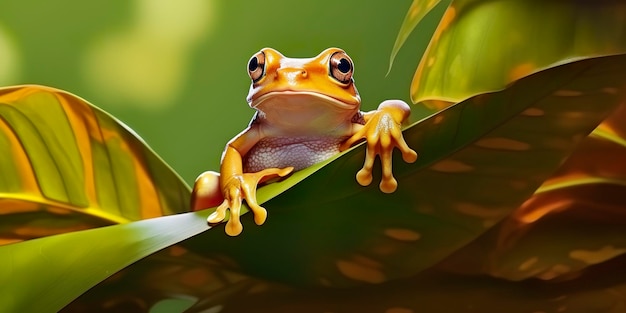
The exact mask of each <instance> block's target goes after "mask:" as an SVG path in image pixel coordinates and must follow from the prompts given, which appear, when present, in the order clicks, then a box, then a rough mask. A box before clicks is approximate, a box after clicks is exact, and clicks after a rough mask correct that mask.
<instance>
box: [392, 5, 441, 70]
mask: <svg viewBox="0 0 626 313" xmlns="http://www.w3.org/2000/svg"><path fill="white" fill-rule="evenodd" d="M451 1H452V0H446V1H444V4H445V5H448V4H449V3H450V2H451ZM439 2H441V0H429V1H425V0H413V3H412V4H411V7H410V8H409V11H408V12H407V13H406V16H405V17H404V21H402V25H401V26H400V31H399V32H398V37H396V41H395V42H394V44H393V49H392V50H391V56H390V57H389V69H388V71H387V73H389V71H391V67H392V66H393V60H394V59H395V58H396V55H397V54H398V52H399V51H400V48H402V45H404V43H405V42H406V40H407V38H409V35H410V34H411V33H412V32H413V30H414V29H415V27H417V24H419V22H420V21H421V20H422V19H423V18H424V16H426V14H428V12H430V10H432V9H433V8H434V7H435V6H437V4H439Z"/></svg>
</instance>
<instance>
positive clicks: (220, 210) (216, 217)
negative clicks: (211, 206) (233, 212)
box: [207, 200, 228, 224]
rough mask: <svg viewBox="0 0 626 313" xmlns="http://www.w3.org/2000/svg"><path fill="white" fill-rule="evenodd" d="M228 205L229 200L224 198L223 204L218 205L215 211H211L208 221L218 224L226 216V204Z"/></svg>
mask: <svg viewBox="0 0 626 313" xmlns="http://www.w3.org/2000/svg"><path fill="white" fill-rule="evenodd" d="M227 205H228V203H227V201H226V200H224V202H222V204H221V205H220V206H219V207H217V209H215V212H213V213H211V215H209V217H207V222H209V224H217V223H219V222H221V221H223V220H224V219H225V218H226V208H227V207H226V206H227Z"/></svg>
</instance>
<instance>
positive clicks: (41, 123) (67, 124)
mask: <svg viewBox="0 0 626 313" xmlns="http://www.w3.org/2000/svg"><path fill="white" fill-rule="evenodd" d="M0 155H2V156H3V157H2V158H1V159H0V171H1V173H2V174H1V175H0V214H1V215H2V219H1V222H0V242H4V243H7V242H16V241H21V240H26V239H31V238H36V237H40V236H46V235H51V234H55V233H62V232H66V231H71V230H79V229H86V228H92V227H98V226H103V225H110V224H112V223H120V222H127V221H132V220H138V219H143V218H149V217H156V216H161V215H167V214H172V213H177V212H184V211H186V210H187V209H188V203H189V188H188V187H187V186H186V185H185V183H184V182H183V181H182V180H181V179H180V177H178V176H177V174H176V173H175V172H173V171H172V170H171V169H170V168H169V167H168V166H167V165H166V164H165V163H164V162H163V161H162V160H161V159H160V158H159V157H158V156H157V155H156V154H154V152H153V151H152V150H151V149H150V148H148V147H147V145H146V144H145V143H144V142H143V141H142V140H141V139H140V138H138V137H137V136H136V135H135V134H134V133H133V132H132V131H130V130H129V129H128V128H127V127H126V126H125V125H123V124H122V123H120V122H119V121H117V120H116V119H114V118H113V117H111V116H110V115H108V114H106V113H105V112H103V111H101V110H99V109H98V108H96V107H94V106H92V105H90V104H89V103H87V102H86V101H85V100H83V99H81V98H78V97H76V96H74V95H72V94H69V93H67V92H64V91H61V90H57V89H53V88H49V87H43V86H18V87H7V88H2V89H0ZM63 220H64V221H65V222H62V223H59V222H60V221H63Z"/></svg>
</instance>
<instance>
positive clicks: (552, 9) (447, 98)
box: [411, 0, 626, 108]
mask: <svg viewBox="0 0 626 313" xmlns="http://www.w3.org/2000/svg"><path fill="white" fill-rule="evenodd" d="M539 47H540V48H539ZM624 51H626V3H624V2H623V1H621V0H603V1H593V2H589V1H565V0H550V1H544V0H507V1H484V0H455V1H453V2H452V3H451V5H450V6H449V7H448V9H447V11H446V12H445V14H444V16H443V18H442V20H441V22H440V24H439V26H438V28H437V30H436V31H435V34H434V35H433V38H432V40H431V42H430V44H429V47H428V48H427V50H426V52H425V54H424V55H423V56H422V58H421V61H420V64H419V66H418V68H417V71H416V72H415V76H414V78H413V82H412V84H411V99H412V101H413V102H415V103H417V102H422V101H424V102H425V103H426V104H427V105H431V106H434V107H437V108H443V107H446V106H447V105H449V103H446V102H458V101H460V100H463V99H466V98H467V97H470V96H473V95H476V94H479V93H483V92H488V91H494V90H500V89H501V88H503V87H505V86H506V85H507V84H509V83H511V82H513V81H515V80H517V79H519V78H520V77H524V76H526V75H528V74H530V73H533V72H537V71H539V70H541V69H544V68H547V67H551V66H553V65H554V64H557V63H562V62H567V61H571V60H572V59H576V58H581V57H589V56H600V55H612V54H618V53H622V52H624ZM427 100H435V101H432V102H429V101H427Z"/></svg>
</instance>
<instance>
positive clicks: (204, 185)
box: [191, 48, 417, 236]
mask: <svg viewBox="0 0 626 313" xmlns="http://www.w3.org/2000/svg"><path fill="white" fill-rule="evenodd" d="M353 72H354V65H353V63H352V60H351V59H350V57H349V56H348V55H347V54H346V53H345V52H344V51H343V50H341V49H338V48H329V49H326V50H324V51H322V52H321V53H320V54H319V55H317V56H316V57H313V58H307V59H295V58H287V57H285V56H283V55H282V54H280V52H278V51H276V50H274V49H270V48H265V49H262V50H261V51H259V52H258V53H256V54H255V55H254V56H252V58H251V59H250V61H249V62H248V75H249V76H250V79H251V80H252V84H251V86H250V92H249V93H248V97H247V100H248V104H249V105H250V107H251V108H253V109H254V110H256V114H255V115H254V118H253V120H252V123H250V125H249V126H248V128H246V129H245V130H244V131H243V132H241V133H240V134H239V135H237V136H236V137H235V138H233V139H232V140H231V141H229V142H228V144H227V145H226V149H225V150H224V154H223V155H222V164H221V166H220V173H219V174H218V173H215V172H205V173H203V174H201V175H200V176H199V177H198V179H197V180H196V183H195V184H194V188H193V193H192V197H191V199H192V200H191V201H192V203H191V206H192V209H193V210H201V209H205V208H210V207H213V206H217V208H216V210H215V212H214V213H213V214H211V216H209V218H208V221H209V223H219V222H221V221H223V220H224V219H225V218H226V210H230V218H229V220H228V223H227V224H226V233H227V234H228V235H231V236H236V235H238V234H239V233H241V231H242V230H243V226H242V225H241V222H240V221H239V214H240V212H239V211H240V209H241V203H242V201H243V200H246V202H247V204H248V206H249V207H250V209H251V210H252V212H253V213H254V221H255V222H256V223H257V224H259V225H261V224H263V223H264V222H265V218H266V217H267V211H266V210H265V209H264V208H262V207H261V206H259V205H258V204H257V200H256V188H257V185H258V184H259V183H260V182H262V181H265V180H267V179H271V178H272V177H276V176H285V175H288V174H289V173H290V172H292V171H293V170H300V169H303V168H305V167H308V166H310V165H312V164H315V163H318V162H321V161H323V160H326V159H328V158H330V157H331V156H333V155H335V154H336V153H338V152H340V151H342V150H345V149H347V148H349V147H350V146H351V145H352V144H354V143H356V142H358V141H360V140H362V139H365V140H366V141H367V153H366V157H365V162H364V165H363V168H362V169H361V170H360V171H359V172H358V173H357V175H356V180H357V181H358V183H359V184H361V185H363V186H366V185H369V184H370V183H371V181H372V170H373V164H374V159H375V158H376V155H379V156H380V160H381V165H382V166H381V168H382V179H381V183H380V185H379V187H380V190H382V191H383V192H386V193H389V192H393V191H395V190H396V187H397V185H398V183H397V181H396V180H395V179H394V177H393V175H392V172H391V152H392V150H393V149H394V148H398V149H399V150H400V152H402V157H403V159H404V160H405V161H407V162H413V161H415V159H416V158H417V153H415V151H413V150H411V148H409V146H408V145H407V144H406V142H405V141H404V138H402V132H401V130H400V125H401V123H402V122H404V121H405V120H406V119H407V118H408V117H409V115H410V109H409V106H408V104H406V103H405V102H404V101H401V100H387V101H384V102H382V103H381V104H380V105H379V106H378V109H377V110H375V111H370V112H361V111H360V110H359V108H360V105H361V97H360V96H359V93H358V91H357V89H356V87H355V85H354V79H353V78H352V75H353Z"/></svg>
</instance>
